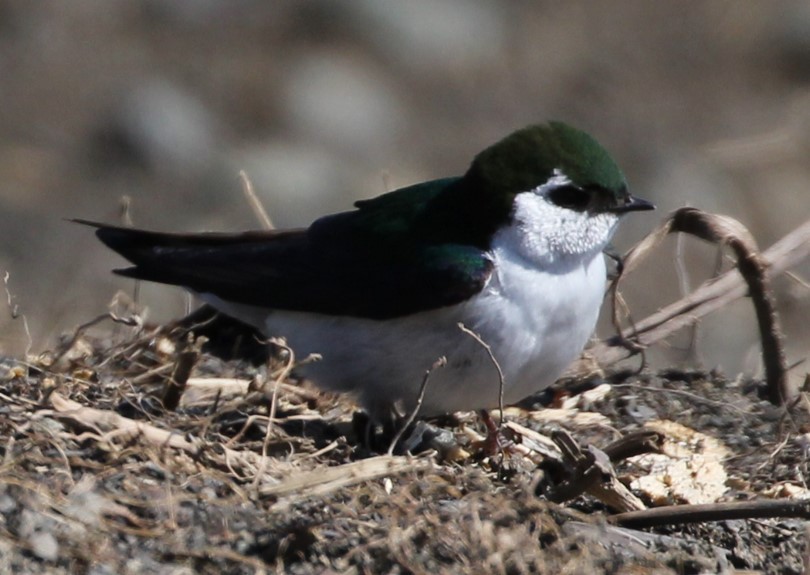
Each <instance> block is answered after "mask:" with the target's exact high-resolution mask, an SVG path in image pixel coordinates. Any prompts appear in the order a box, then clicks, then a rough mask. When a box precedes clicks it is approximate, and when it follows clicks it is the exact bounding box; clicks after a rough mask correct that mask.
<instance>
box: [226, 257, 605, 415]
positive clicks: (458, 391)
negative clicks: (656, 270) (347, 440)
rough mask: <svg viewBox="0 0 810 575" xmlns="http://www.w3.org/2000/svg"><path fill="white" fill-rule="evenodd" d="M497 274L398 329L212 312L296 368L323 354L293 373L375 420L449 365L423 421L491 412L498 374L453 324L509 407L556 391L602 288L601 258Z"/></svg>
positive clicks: (290, 315)
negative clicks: (267, 341) (469, 295)
mask: <svg viewBox="0 0 810 575" xmlns="http://www.w3.org/2000/svg"><path fill="white" fill-rule="evenodd" d="M496 269H497V270H498V271H497V273H495V274H493V276H492V278H491V279H490V282H489V284H488V285H487V287H486V288H485V289H484V291H482V293H481V294H480V295H478V296H476V297H475V298H473V299H471V300H469V301H468V302H466V303H464V304H459V305H456V306H452V307H447V308H443V309H441V310H433V311H431V312H427V313H420V314H415V315H411V316H406V317H403V318H399V319H395V320H386V321H376V320H368V319H358V318H351V317H340V316H324V315H318V314H310V313H301V312H288V311H269V312H267V311H264V312H262V313H259V314H257V312H258V310H256V309H255V308H252V309H248V308H241V306H237V307H236V308H235V307H234V306H228V305H225V306H223V305H222V302H216V301H214V302H212V303H214V304H215V305H216V304H219V305H218V307H220V308H222V309H223V311H225V312H226V313H229V314H230V315H234V316H235V317H240V318H241V319H247V320H249V321H251V323H254V324H257V325H258V326H259V327H260V328H261V329H262V330H263V331H264V332H265V333H266V334H268V335H273V336H283V337H285V338H287V341H288V343H289V344H290V346H291V347H292V348H293V349H294V350H295V353H296V356H297V357H299V358H302V357H305V356H306V355H308V354H310V353H318V354H320V355H321V356H322V358H323V359H322V360H321V361H319V362H316V363H312V364H309V365H306V366H303V367H302V368H301V369H300V370H299V373H300V374H301V375H303V376H304V377H307V378H308V379H310V380H311V381H312V382H313V383H315V384H316V385H318V386H319V387H321V388H323V389H327V390H332V391H339V392H351V393H353V394H354V395H355V396H356V397H357V399H358V400H359V401H360V402H361V403H362V404H363V405H364V406H365V407H366V408H367V409H369V411H371V412H372V413H384V412H385V411H386V410H389V409H390V408H391V407H392V406H394V407H397V408H398V409H399V410H400V411H403V410H404V411H405V412H407V411H408V410H410V409H411V408H412V407H413V405H414V403H415V401H416V399H417V395H418V392H419V388H420V385H421V382H422V379H423V377H424V374H425V371H426V370H427V369H429V368H430V366H431V365H433V363H434V362H435V361H436V360H437V359H438V358H439V357H441V356H444V357H446V358H447V365H446V366H445V367H443V368H439V369H437V370H435V371H434V372H433V373H432V374H431V376H430V380H429V383H428V386H427V391H426V396H425V401H424V403H423V405H422V408H421V411H420V414H421V415H435V414H440V413H447V412H452V411H460V410H471V409H479V408H488V407H495V406H497V405H498V392H499V377H498V374H497V371H496V369H495V367H494V365H493V363H492V361H491V359H490V358H489V355H488V354H487V353H486V351H485V350H484V349H483V347H482V346H481V345H480V343H478V342H476V341H475V340H474V339H473V338H472V337H471V336H470V335H469V334H465V333H463V332H462V330H461V329H460V328H459V327H458V324H459V323H463V324H464V325H465V326H467V327H468V328H469V329H471V330H472V331H474V332H476V333H477V334H479V335H480V336H481V338H482V339H483V340H484V341H485V342H487V343H488V344H489V346H490V347H491V349H492V352H493V355H494V357H495V358H496V359H497V360H498V363H499V365H500V366H501V369H502V370H503V374H504V401H505V402H506V403H507V404H509V403H514V402H516V401H519V400H521V399H523V398H524V397H526V396H528V395H530V394H532V393H534V392H536V391H539V390H542V389H544V388H545V387H547V386H548V385H550V384H551V383H553V382H554V380H555V379H556V378H557V377H558V376H559V375H560V373H561V372H562V371H563V370H564V369H565V368H566V367H567V366H568V365H569V364H570V363H571V362H572V361H573V360H574V359H576V358H577V357H578V356H579V354H580V353H581V351H582V348H583V347H584V345H585V344H586V343H587V340H588V338H589V337H590V335H591V333H592V332H593V329H594V325H595V323H596V320H597V316H598V313H599V307H600V305H601V301H602V297H603V290H604V283H605V264H604V259H603V256H602V254H601V253H597V254H596V255H594V256H593V257H592V258H590V259H588V260H587V261H583V262H580V264H578V265H575V266H573V267H571V268H570V269H566V270H565V271H564V272H562V271H561V272H559V273H553V272H549V271H538V270H537V269H536V268H530V267H526V266H525V265H523V264H522V263H515V262H511V261H498V262H497V263H496ZM240 311H241V312H242V313H240ZM260 318H261V319H260ZM256 320H260V321H256Z"/></svg>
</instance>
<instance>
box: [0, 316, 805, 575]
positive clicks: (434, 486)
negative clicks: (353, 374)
mask: <svg viewBox="0 0 810 575" xmlns="http://www.w3.org/2000/svg"><path fill="white" fill-rule="evenodd" d="M159 333H164V332H158V331H155V330H149V329H146V330H141V329H140V328H137V329H134V330H133V329H132V328H118V332H117V333H116V334H115V335H114V336H113V337H110V336H106V337H103V338H90V337H88V336H85V335H81V336H79V337H76V338H74V339H73V340H72V341H66V342H65V343H64V345H63V347H62V351H61V352H55V353H52V354H48V355H45V356H42V357H40V358H38V360H37V361H36V362H31V363H28V364H24V363H20V362H17V361H14V360H7V361H6V362H5V363H4V364H3V367H2V371H3V379H2V383H0V393H2V395H0V398H1V399H2V405H0V454H2V465H1V466H0V572H8V573H12V572H14V573H92V574H106V573H271V572H272V573H276V572H285V573H428V572H429V573H715V572H723V571H725V572H733V570H734V569H740V570H745V569H748V570H754V571H761V572H765V573H797V574H798V573H803V572H804V571H803V568H804V566H803V558H804V557H805V556H806V541H807V537H806V532H805V530H806V527H805V523H804V522H803V521H801V520H797V519H756V520H733V521H717V522H713V523H703V524H693V525H687V526H679V525H664V526H662V527H658V528H655V529H645V530H640V531H633V530H627V529H620V528H617V527H613V526H610V525H609V520H608V517H609V514H610V512H609V511H608V510H607V509H606V508H605V506H604V505H603V504H602V503H600V502H599V501H597V500H595V499H593V498H591V497H590V496H587V495H586V496H580V497H578V498H576V499H574V500H571V501H568V502H566V503H563V504H556V503H552V502H550V501H547V500H545V499H544V498H543V497H540V496H538V495H536V493H537V492H538V489H537V486H538V483H539V482H542V481H543V479H542V477H543V475H542V473H541V471H540V469H541V468H542V465H538V459H537V458H536V457H535V458H533V457H527V455H526V452H525V450H524V451H523V452H521V451H514V450H509V449H508V450H507V452H506V454H505V456H504V458H503V459H501V456H500V455H497V454H496V455H488V454H487V452H486V451H485V450H483V448H482V447H481V445H480V444H479V443H478V442H476V439H477V438H479V434H480V433H483V426H482V424H481V423H480V422H479V421H478V419H477V417H476V416H475V415H474V414H458V415H456V416H455V417H453V418H448V419H446V420H445V421H441V422H434V425H435V426H436V427H435V429H438V430H441V431H442V433H443V434H444V435H445V436H448V437H451V438H452V441H451V442H450V443H451V445H452V446H451V447H450V448H448V449H446V450H444V451H443V452H441V453H439V452H437V451H436V450H428V451H424V452H422V453H419V454H416V455H413V456H402V455H395V456H386V455H381V454H379V453H376V452H375V451H374V450H372V449H370V448H369V447H367V446H366V444H367V442H366V441H365V435H366V433H365V427H364V426H363V425H362V424H361V422H362V419H361V418H358V417H357V416H356V414H355V413H354V411H355V408H354V407H353V405H352V404H351V403H350V402H349V401H348V400H346V399H345V398H338V397H335V396H329V395H324V394H319V393H317V392H315V391H314V390H312V389H310V388H308V387H307V386H306V384H303V385H294V382H291V381H289V380H285V381H283V382H282V381H281V380H280V379H279V378H280V377H281V376H283V375H284V368H285V367H286V366H285V365H283V362H278V363H279V365H275V364H272V365H271V366H270V367H262V368H255V367H253V366H251V365H249V364H247V363H244V362H238V361H231V362H224V361H222V360H220V359H217V358H215V357H212V356H209V355H207V354H202V355H201V356H200V357H199V358H198V360H197V361H196V365H195V367H194V370H193V373H192V377H191V379H189V381H188V383H187V388H186V391H185V394H184V395H183V398H182V401H181V403H180V406H179V407H178V409H176V410H175V411H167V410H164V409H163V408H162V407H160V402H159V401H158V400H156V399H155V397H156V394H159V392H160V391H159V390H160V389H161V388H162V385H163V383H162V382H165V380H166V378H167V377H168V376H169V374H171V373H172V372H173V371H174V373H175V375H176V374H177V366H178V363H180V362H182V360H180V359H179V358H181V356H182V355H183V353H184V352H183V351H182V349H181V348H180V347H178V345H177V342H176V341H173V340H172V338H171V337H166V336H164V335H159ZM192 355H193V354H192ZM276 382H280V383H278V385H277V384H276ZM604 382H608V383H610V384H612V387H611V388H610V391H609V392H608V393H607V394H606V395H604V396H603V397H601V398H600V399H597V400H595V401H589V402H582V401H580V402H579V407H577V408H576V409H569V410H568V412H569V416H570V417H569V418H567V419H566V418H563V419H559V420H557V421H556V422H555V423H549V422H548V420H544V419H543V417H542V414H544V413H552V412H555V410H553V409H545V410H543V409H539V410H537V409H522V410H516V409H512V410H510V411H509V413H508V419H509V420H511V421H514V422H517V423H520V424H522V425H524V426H526V427H529V428H532V429H535V430H537V431H540V432H541V433H546V434H548V433H550V432H552V431H554V430H555V429H559V428H561V427H562V428H566V429H567V430H568V431H569V432H570V433H571V434H572V436H573V437H575V438H576V439H577V441H578V442H579V443H580V444H582V445H596V446H604V445H606V444H607V443H609V442H610V441H612V440H614V439H616V438H617V437H619V436H621V435H625V434H627V433H629V432H632V431H635V430H638V429H640V428H641V427H642V426H644V425H645V424H649V422H651V421H656V420H672V421H675V422H678V423H679V424H681V425H683V426H686V427H688V428H691V429H693V430H695V431H699V432H702V433H704V434H706V435H708V436H710V437H712V438H714V439H716V440H719V441H720V442H721V443H722V444H724V445H725V448H726V449H727V450H728V453H729V454H728V455H727V456H725V457H724V458H723V460H722V461H721V462H720V463H721V464H722V466H723V467H724V468H725V470H726V473H727V474H728V478H727V480H726V482H725V483H726V486H727V487H728V489H727V491H726V493H725V495H724V496H723V497H724V499H725V500H729V501H734V500H747V499H764V498H767V497H774V496H776V495H779V496H785V494H786V493H788V492H790V493H792V494H793V495H795V496H800V495H801V494H802V493H806V492H805V491H803V487H804V477H806V476H807V473H808V461H807V457H806V450H805V447H804V445H805V444H804V443H803V438H804V435H803V434H804V433H805V432H806V431H807V430H808V423H810V418H808V416H807V414H806V412H805V410H804V409H803V408H797V409H794V410H793V411H792V412H790V413H788V412H787V411H786V410H785V409H783V408H777V407H774V406H772V405H770V404H769V403H767V402H766V401H764V400H763V399H761V398H760V395H761V392H762V387H763V385H762V383H761V382H759V381H756V380H747V379H743V378H727V377H725V376H723V375H722V374H720V373H706V372H702V371H690V372H684V371H678V370H669V371H663V372H659V373H645V372H642V373H641V374H635V373H632V372H629V371H623V372H616V373H613V374H610V375H608V376H606V377H605V379H604V380H599V381H592V382H586V384H585V385H581V386H579V387H580V388H582V389H587V388H589V387H593V386H594V385H596V384H600V383H604ZM212 385H215V387H216V390H214V391H212V390H211V389H212V388H211V386H212ZM274 395H275V399H273V398H274ZM549 397H552V398H553V401H554V402H556V403H559V402H560V401H561V399H560V397H561V394H559V393H558V394H556V395H554V394H548V393H547V394H545V395H544V397H543V398H538V401H540V400H546V401H547V400H548V398H549ZM583 397H584V396H583ZM573 400H574V401H576V398H573ZM272 412H274V417H273V420H272V421H273V424H272V425H271V426H269V427H268V421H270V420H269V419H268V416H269V415H270V414H271V413H272ZM598 414H603V415H604V416H607V419H599V420H597V419H594V418H598V417H599V415H598ZM589 418H591V419H589ZM605 422H609V424H606V423H605ZM707 441H708V440H707ZM639 473H640V472H639V470H638V469H636V468H634V464H631V463H626V464H624V465H623V466H621V467H620V468H619V476H620V477H622V478H624V479H625V480H627V481H629V480H630V478H632V477H634V476H638V475H639ZM775 487H781V491H780V490H778V489H777V490H775V489H774V488H775ZM789 490H792V491H789ZM642 496H643V495H642ZM675 503H677V502H675Z"/></svg>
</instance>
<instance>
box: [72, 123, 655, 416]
mask: <svg viewBox="0 0 810 575" xmlns="http://www.w3.org/2000/svg"><path fill="white" fill-rule="evenodd" d="M354 207H355V209H353V210H350V211H346V212H341V213H337V214H332V215H327V216H324V217H321V218H319V219H317V220H315V221H314V222H313V223H312V224H311V225H309V227H306V228H300V229H279V230H263V231H246V232H240V233H214V232H204V233H162V232H154V231H146V230H139V229H133V228H125V227H117V226H111V225H105V224H100V223H96V222H92V221H87V220H77V221H78V222H79V223H83V224H88V225H91V226H94V227H95V228H96V231H95V233H96V235H97V236H98V238H99V239H100V240H101V242H103V243H104V244H106V245H107V246H108V247H109V248H111V249H112V250H114V251H116V252H118V253H119V254H120V255H121V256H123V257H124V258H125V259H126V260H128V261H129V262H130V263H131V264H132V266H131V267H127V268H123V269H117V270H114V272H115V273H117V274H119V275H122V276H126V277H129V278H135V279H138V280H147V281H152V282H159V283H163V284H172V285H177V286H182V287H184V288H186V289H187V290H189V291H191V292H193V293H194V294H196V295H197V296H198V297H199V298H200V299H201V300H203V301H204V302H206V303H208V304H210V305H211V306H213V307H214V308H215V309H217V310H218V311H219V312H221V313H222V314H225V315H226V316H229V317H232V318H234V319H237V320H239V321H241V322H244V323H246V324H248V325H249V326H253V327H255V328H256V329H258V330H259V331H260V332H261V333H262V334H264V335H265V336H268V337H283V338H285V339H286V342H287V344H288V345H289V347H290V348H291V349H292V350H293V351H294V352H295V355H296V357H305V356H308V355H310V354H318V355H319V356H320V358H321V359H320V361H315V362H306V363H305V364H304V365H300V366H298V367H297V368H296V372H297V375H298V376H300V377H302V378H304V379H307V380H309V381H311V382H312V383H313V384H315V385H316V386H317V387H319V388H321V389H324V390H327V391H331V392H341V393H349V394H351V395H352V396H353V397H354V399H355V400H356V401H357V402H359V404H360V405H361V406H362V407H364V408H365V409H366V411H367V412H368V413H369V414H370V415H371V416H372V417H380V418H386V417H390V416H391V414H392V413H394V414H399V415H404V414H408V413H410V412H411V411H412V410H414V409H417V406H418V410H419V416H420V417H429V416H438V415H444V414H449V413H453V412H457V411H471V410H485V409H488V408H493V407H496V406H498V405H503V404H514V403H517V402H519V401H520V400H522V399H524V398H526V397H527V396H530V395H532V394H534V393H536V392H539V391H541V390H543V389H545V388H547V387H548V386H550V385H551V384H552V383H554V381H555V380H556V379H557V378H558V377H559V376H560V375H561V374H562V373H563V371H564V370H565V368H566V367H567V366H568V365H569V364H571V363H572V362H573V361H574V360H575V359H576V358H577V357H579V355H580V354H581V353H582V351H583V349H584V347H585V345H586V344H587V342H588V340H589V338H590V337H591V336H592V334H593V332H594V329H595V326H596V322H597V319H598V315H599V310H600V307H601V304H602V300H603V299H604V293H605V286H606V277H607V274H606V264H605V255H604V253H603V251H604V250H605V249H606V248H607V247H608V246H609V243H610V241H611V238H612V237H613V235H614V232H615V231H616V228H617V226H618V224H619V222H620V221H621V220H622V218H623V216H624V215H626V214H628V213H630V212H634V211H643V210H651V209H654V208H655V206H654V205H653V204H652V203H650V202H649V201H646V200H643V199H640V198H638V197H635V196H633V195H631V194H630V193H629V191H628V187H627V183H626V179H625V176H624V175H623V173H622V171H621V170H620V169H619V167H618V165H617V164H616V162H615V161H614V159H613V158H612V157H611V155H610V154H609V153H608V152H607V151H606V150H605V149H604V148H603V147H602V146H601V145H600V144H599V143H598V142H597V141H596V140H595V139H594V138H593V137H592V136H590V135H589V134H588V133H586V132H584V131H581V130H579V129H577V128H574V127H572V126H570V125H569V124H567V123H563V122H556V121H552V122H547V123H541V124H533V125H530V126H528V127H525V128H523V129H519V130H517V131H515V132H513V133H511V134H509V135H508V136H506V137H505V138H503V139H501V140H500V141H498V142H497V143H495V144H493V145H491V146H489V147H487V148H485V149H484V150H483V151H482V152H480V153H478V154H477V155H476V156H475V157H474V158H473V161H472V162H471V164H470V166H469V168H468V169H467V171H466V172H465V173H464V174H463V175H461V176H456V177H447V178H442V179H436V180H431V181H427V182H423V183H418V184H415V185H410V186H407V187H404V188H400V189H397V190H394V191H390V192H388V193H385V194H383V195H380V196H378V197H375V198H372V199H365V200H360V201H357V202H355V204H354ZM439 358H443V360H444V361H443V363H438V361H437V360H439ZM428 376H429V377H428ZM420 392H421V393H420Z"/></svg>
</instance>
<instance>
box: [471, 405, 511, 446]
mask: <svg viewBox="0 0 810 575" xmlns="http://www.w3.org/2000/svg"><path fill="white" fill-rule="evenodd" d="M478 413H479V415H480V417H481V421H482V422H483V423H484V427H486V428H487V436H486V438H485V439H484V441H483V444H482V448H483V450H484V453H486V454H487V455H495V454H497V453H503V451H504V449H506V448H508V447H509V446H511V445H512V440H510V439H509V438H507V437H506V436H505V435H504V434H503V433H501V427H500V426H499V425H498V424H496V423H495V421H493V419H492V416H491V415H490V414H489V411H487V410H486V409H482V410H480V411H479V412H478Z"/></svg>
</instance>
